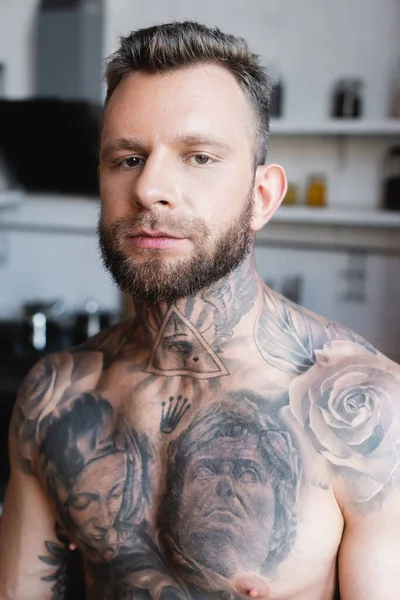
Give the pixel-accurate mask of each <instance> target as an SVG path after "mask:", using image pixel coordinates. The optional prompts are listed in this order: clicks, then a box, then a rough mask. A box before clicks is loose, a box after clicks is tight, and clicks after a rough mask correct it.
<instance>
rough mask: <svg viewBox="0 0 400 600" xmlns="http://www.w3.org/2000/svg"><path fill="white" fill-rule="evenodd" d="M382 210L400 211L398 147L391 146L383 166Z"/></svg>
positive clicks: (399, 154) (399, 155)
mask: <svg viewBox="0 0 400 600" xmlns="http://www.w3.org/2000/svg"><path fill="white" fill-rule="evenodd" d="M383 208H385V209H387V210H400V146H392V148H389V151H388V153H387V156H386V160H385V165H384V183H383Z"/></svg>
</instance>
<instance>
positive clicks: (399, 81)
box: [392, 60, 400, 119]
mask: <svg viewBox="0 0 400 600" xmlns="http://www.w3.org/2000/svg"><path fill="white" fill-rule="evenodd" d="M392 116H393V117H395V118H397V119H399V118H400V60H399V61H398V64H397V69H396V74H395V79H394V99H393V111H392Z"/></svg>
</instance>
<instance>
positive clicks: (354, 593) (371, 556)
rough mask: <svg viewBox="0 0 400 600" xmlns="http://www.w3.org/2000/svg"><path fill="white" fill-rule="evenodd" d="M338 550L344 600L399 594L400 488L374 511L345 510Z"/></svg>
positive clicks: (369, 599)
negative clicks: (343, 527)
mask: <svg viewBox="0 0 400 600" xmlns="http://www.w3.org/2000/svg"><path fill="white" fill-rule="evenodd" d="M345 518H346V526H345V530H344V535H343V539H342V543H341V546H340V551H339V582H340V593H341V599H342V600H377V599H381V598H382V599H383V598H387V599H389V598H393V599H394V598H400V492H399V491H397V492H396V491H394V492H392V494H391V496H390V497H389V498H387V499H386V500H385V501H384V503H383V504H382V506H381V507H380V509H378V510H377V511H376V512H374V513H371V514H360V513H357V512H354V511H353V510H350V511H346V515H345Z"/></svg>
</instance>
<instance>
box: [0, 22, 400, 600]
mask: <svg viewBox="0 0 400 600" xmlns="http://www.w3.org/2000/svg"><path fill="white" fill-rule="evenodd" d="M107 84H108V94H107V100H106V107H105V113H104V122H103V127H102V136H101V158H100V167H99V177H100V186H101V198H102V211H101V217H100V223H99V238H100V245H101V249H102V254H103V259H104V263H105V265H106V267H107V268H108V269H109V270H110V272H111V273H112V275H113V277H114V279H115V281H116V282H117V284H118V285H119V287H120V288H121V290H123V291H124V292H127V293H130V294H131V296H132V298H133V301H134V305H135V317H134V318H133V319H132V320H130V321H129V322H124V323H121V324H119V325H118V326H115V327H113V328H111V329H109V330H107V331H105V332H102V333H101V334H99V335H98V336H96V337H94V338H92V339H90V340H89V341H88V342H87V343H85V344H84V345H82V346H80V347H78V348H75V349H73V350H71V351H70V352H61V353H58V354H55V355H52V356H47V357H45V358H44V359H43V360H41V361H40V362H39V363H38V364H37V365H36V366H35V367H34V368H33V370H32V371H31V372H30V373H29V374H28V376H27V378H26V381H25V383H24V385H23V386H22V389H21V390H20V394H19V397H18V400H17V403H16V407H15V411H14V415H13V421H12V425H11V432H10V454H11V457H12V458H11V461H12V476H11V481H10V484H9V487H8V491H7V497H6V501H5V508H4V519H3V525H2V532H1V538H0V542H1V569H0V598H1V600H43V599H45V598H53V599H57V600H60V599H61V598H63V588H64V584H65V581H64V575H63V574H64V560H65V558H66V557H67V556H68V554H69V553H71V552H73V551H74V548H78V549H79V550H80V552H81V553H82V556H83V557H84V562H85V574H86V578H85V579H86V595H87V598H88V599H89V600H90V599H91V600H102V599H104V600H111V599H112V600H133V599H134V600H136V599H138V600H161V599H162V600H183V599H187V600H207V599H213V598H216V599H221V600H222V599H223V600H239V599H240V598H262V599H269V600H278V599H280V600H283V599H286V600H289V599H290V600H333V598H335V597H337V594H338V590H339V588H340V594H341V598H342V600H383V599H385V600H389V599H393V600H395V599H397V600H398V598H400V468H399V464H400V368H399V367H398V366H397V365H396V364H394V363H393V362H392V361H390V360H389V359H388V358H386V357H384V356H382V354H380V353H379V352H377V351H376V350H375V349H374V348H372V347H371V346H370V345H369V344H368V343H367V342H366V341H365V340H363V339H362V338H360V337H359V336H358V335H357V334H355V333H353V332H351V331H349V330H347V329H345V328H344V327H341V326H340V325H337V324H335V323H332V322H330V321H328V320H326V319H324V318H322V317H318V316H316V315H314V314H311V313H309V312H308V311H306V310H303V309H302V308H300V307H299V306H296V305H295V304H293V303H291V302H288V301H287V300H285V299H284V298H283V297H282V296H280V295H279V294H276V293H274V292H273V291H271V290H270V289H268V288H267V287H266V286H265V285H263V283H262V282H261V280H260V279H259V277H258V275H257V273H256V270H255V265H254V256H253V242H254V236H255V233H256V232H257V231H258V230H259V229H261V228H262V227H263V226H264V225H265V224H266V223H267V222H268V221H269V219H270V218H271V216H272V215H273V213H274V212H275V210H276V209H277V208H278V207H279V204H280V202H281V200H282V198H283V197H284V195H285V191H286V178H285V174H284V171H283V170H282V168H281V167H279V166H276V165H268V164H265V159H266V145H267V144H266V142H267V138H268V93H269V85H268V80H267V78H266V76H265V73H264V72H263V70H262V68H261V67H260V66H259V62H258V59H257V57H256V56H254V55H253V54H251V53H250V52H249V51H248V49H247V47H246V45H245V43H244V42H243V41H242V40H239V39H236V38H234V37H232V36H226V35H224V34H222V33H221V32H220V31H218V30H209V29H207V28H205V27H203V26H200V25H197V24H190V23H183V24H171V25H163V26H159V27H154V28H150V29H148V30H142V31H138V32H136V33H134V34H132V35H131V36H128V37H127V38H125V39H122V40H121V45H120V48H119V49H118V51H117V52H116V53H115V55H113V57H112V58H111V60H110V62H109V63H108V69H107ZM77 143H78V142H77ZM88 276H90V275H89V274H88Z"/></svg>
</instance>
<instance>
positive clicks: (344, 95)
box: [332, 79, 363, 119]
mask: <svg viewBox="0 0 400 600" xmlns="http://www.w3.org/2000/svg"><path fill="white" fill-rule="evenodd" d="M361 89H362V81H361V80H360V79H341V80H339V81H338V82H337V84H336V86H335V89H334V92H333V99H332V117H334V118H336V119H356V118H358V117H361V116H362V112H363V101H362V93H361Z"/></svg>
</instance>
